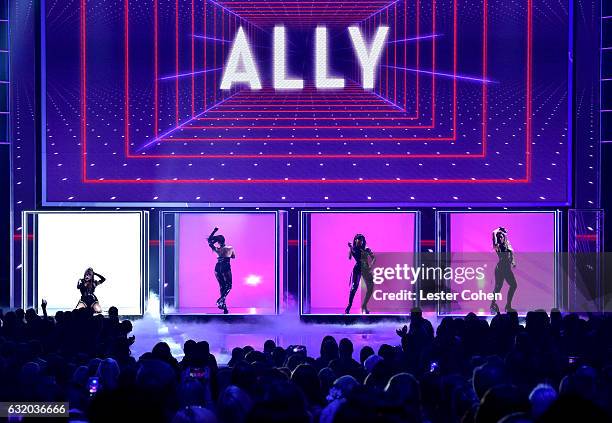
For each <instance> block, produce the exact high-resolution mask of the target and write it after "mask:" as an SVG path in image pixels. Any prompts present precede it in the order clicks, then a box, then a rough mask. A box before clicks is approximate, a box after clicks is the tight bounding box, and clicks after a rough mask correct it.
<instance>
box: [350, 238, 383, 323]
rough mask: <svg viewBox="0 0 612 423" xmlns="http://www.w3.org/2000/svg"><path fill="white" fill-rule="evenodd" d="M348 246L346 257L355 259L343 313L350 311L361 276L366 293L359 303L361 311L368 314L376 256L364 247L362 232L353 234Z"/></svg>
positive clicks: (364, 241) (364, 240)
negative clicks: (346, 303) (347, 300)
mask: <svg viewBox="0 0 612 423" xmlns="http://www.w3.org/2000/svg"><path fill="white" fill-rule="evenodd" d="M348 247H349V255H348V258H349V260H351V259H355V266H353V271H352V272H351V277H350V292H349V303H348V306H347V307H346V310H345V311H344V312H345V314H349V313H350V312H351V307H352V306H353V299H354V298H355V293H356V292H357V288H359V282H360V281H361V279H362V278H363V281H364V282H365V286H366V293H365V296H364V298H363V302H362V304H361V312H362V313H365V314H370V311H369V310H368V302H369V301H370V298H371V297H372V292H373V291H374V274H373V273H372V267H373V266H374V262H375V261H376V257H375V256H374V253H373V252H372V250H370V249H369V248H367V247H366V239H365V236H363V235H362V234H357V235H355V237H354V238H353V243H352V244H351V243H350V242H349V243H348Z"/></svg>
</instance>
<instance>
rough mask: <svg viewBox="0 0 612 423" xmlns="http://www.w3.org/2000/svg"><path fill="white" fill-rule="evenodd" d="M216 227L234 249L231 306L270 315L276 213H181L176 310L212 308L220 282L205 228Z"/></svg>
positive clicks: (274, 272)
mask: <svg viewBox="0 0 612 423" xmlns="http://www.w3.org/2000/svg"><path fill="white" fill-rule="evenodd" d="M215 227H218V228H219V232H218V234H220V235H223V236H225V239H226V243H227V245H231V246H233V247H234V249H235V251H236V258H235V259H233V260H232V261H231V265H232V274H233V287H232V291H231V292H230V294H229V295H228V297H227V306H228V308H229V310H230V313H231V312H232V311H234V312H240V313H247V314H248V313H250V314H274V312H275V304H276V290H275V284H276V246H277V244H276V216H275V214H274V213H184V214H180V215H179V228H178V233H179V237H178V257H179V259H178V260H179V264H178V269H179V275H178V285H179V286H178V290H179V310H177V311H181V310H197V309H200V308H209V307H212V308H211V309H210V311H204V312H214V313H217V312H218V311H216V310H215V308H216V306H215V302H216V301H217V298H219V285H218V283H217V280H216V279H215V274H214V268H215V264H216V262H217V255H216V254H215V253H214V252H213V251H212V250H211V249H210V248H209V247H208V243H207V241H206V239H207V238H208V235H209V234H210V232H211V231H212V230H213V229H214V228H215Z"/></svg>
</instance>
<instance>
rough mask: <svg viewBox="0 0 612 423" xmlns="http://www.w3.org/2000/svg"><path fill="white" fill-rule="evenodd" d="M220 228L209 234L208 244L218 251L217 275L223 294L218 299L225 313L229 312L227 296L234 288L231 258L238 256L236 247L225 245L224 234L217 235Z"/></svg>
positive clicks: (218, 304) (218, 303)
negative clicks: (226, 301) (226, 302)
mask: <svg viewBox="0 0 612 423" xmlns="http://www.w3.org/2000/svg"><path fill="white" fill-rule="evenodd" d="M218 230H219V228H215V229H214V230H213V231H212V233H211V234H210V235H209V236H208V246H209V247H210V248H211V249H212V250H213V251H214V252H215V253H217V264H216V265H215V277H216V278H217V282H218V283H219V291H220V293H221V296H220V297H219V299H218V300H217V307H218V308H220V309H221V310H223V314H227V313H229V312H228V310H227V305H226V304H225V298H226V297H227V295H228V294H229V292H230V291H231V289H232V266H231V264H230V260H231V259H234V258H236V252H235V251H234V247H231V246H228V245H225V237H224V236H223V235H215V234H216V233H217V231H218ZM217 245H218V246H217Z"/></svg>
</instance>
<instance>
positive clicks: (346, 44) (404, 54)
mask: <svg viewBox="0 0 612 423" xmlns="http://www.w3.org/2000/svg"><path fill="white" fill-rule="evenodd" d="M568 10H569V8H568V2H567V0H560V1H555V2H549V1H547V0H522V1H514V2H509V1H506V0H465V1H461V2H459V1H457V0H396V1H392V0H367V1H366V0H352V1H323V0H314V1H308V2H304V1H292V0H288V1H265V2H262V1H248V0H220V1H213V0H180V1H179V0H147V1H134V0H131V1H130V0H120V1H119V2H117V1H110V0H95V1H93V0H58V1H53V2H51V1H48V2H46V10H45V11H44V13H43V20H44V22H43V23H44V27H43V28H44V30H43V31H42V36H43V46H44V48H43V52H42V53H44V57H43V65H44V70H45V72H44V75H45V82H46V84H45V85H44V86H43V88H44V89H43V95H44V96H45V97H44V98H45V102H44V106H45V107H44V110H45V123H46V127H45V128H44V136H45V141H44V144H43V149H42V151H43V153H42V154H43V155H44V157H43V159H44V162H45V170H44V175H43V176H44V178H45V182H46V184H45V185H46V188H45V190H44V193H45V202H46V203H48V204H54V203H65V202H74V203H92V202H95V203H108V202H110V203H113V202H117V203H124V202H182V203H185V202H189V203H218V204H220V203H265V202H268V203H293V204H295V203H311V204H313V203H351V202H352V203H355V202H359V203H366V202H376V203H413V204H433V203H436V204H441V203H447V204H448V203H454V204H476V203H478V204H485V203H487V204H496V203H499V204H502V203H503V204H533V205H536V204H537V205H543V204H546V205H553V204H555V205H562V204H566V203H567V202H568V199H569V196H570V188H571V187H570V181H569V179H568V175H569V172H568V167H569V165H570V154H569V153H570V151H571V146H570V136H569V135H568V98H570V97H571V96H570V93H568V80H569V78H568V69H569V67H568V57H569V55H568V44H569V43H568V42H567V40H568V34H569V22H570V19H569V16H568Z"/></svg>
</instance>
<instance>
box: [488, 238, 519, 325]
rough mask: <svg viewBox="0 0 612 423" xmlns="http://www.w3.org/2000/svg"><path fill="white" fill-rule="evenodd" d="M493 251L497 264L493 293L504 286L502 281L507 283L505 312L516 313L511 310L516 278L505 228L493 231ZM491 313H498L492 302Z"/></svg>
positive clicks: (495, 305) (497, 307)
mask: <svg viewBox="0 0 612 423" xmlns="http://www.w3.org/2000/svg"><path fill="white" fill-rule="evenodd" d="M493 249H494V250H495V252H496V253H497V257H498V259H499V260H498V262H497V265H496V266H495V288H494V289H493V293H495V294H497V293H499V292H500V291H501V289H502V286H503V285H504V280H505V281H506V282H507V283H508V286H509V288H508V295H507V297H506V307H505V310H506V312H516V310H514V309H513V308H512V298H513V297H514V293H515V291H516V278H515V277H514V272H513V271H512V269H513V268H514V267H516V262H515V261H514V250H513V249H512V246H511V245H510V241H508V231H507V230H506V228H503V227H499V228H497V229H495V230H494V231H493ZM491 313H493V314H497V313H499V306H498V305H497V303H496V302H495V300H493V301H492V302H491Z"/></svg>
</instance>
